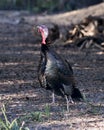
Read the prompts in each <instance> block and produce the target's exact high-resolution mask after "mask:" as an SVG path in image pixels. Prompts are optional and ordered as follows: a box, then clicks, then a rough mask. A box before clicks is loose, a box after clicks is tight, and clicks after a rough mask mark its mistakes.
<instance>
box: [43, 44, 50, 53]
mask: <svg viewBox="0 0 104 130" xmlns="http://www.w3.org/2000/svg"><path fill="white" fill-rule="evenodd" d="M41 51H42V52H43V53H44V54H46V52H47V51H49V48H48V46H47V45H46V44H42V46H41Z"/></svg>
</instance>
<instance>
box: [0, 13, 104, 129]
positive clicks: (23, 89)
mask: <svg viewBox="0 0 104 130" xmlns="http://www.w3.org/2000/svg"><path fill="white" fill-rule="evenodd" d="M1 14H2V15H1V16H0V21H2V19H3V20H4V22H0V107H1V106H2V105H3V104H5V105H6V109H7V116H8V117H9V119H10V120H12V119H14V118H20V119H21V121H25V123H26V124H25V125H26V126H28V127H29V128H30V129H31V130H69V129H70V130H76V129H78V130H103V129H104V52H103V51H101V50H100V49H98V48H91V49H84V50H81V51H80V50H79V49H78V48H77V47H76V48H65V47H63V43H58V44H55V45H54V48H55V50H56V51H57V52H58V53H59V54H61V55H62V56H63V57H65V58H66V59H68V61H69V62H70V64H71V65H72V67H73V71H74V75H75V78H76V81H77V87H78V88H80V90H81V92H82V93H83V94H84V95H85V97H86V102H81V103H76V104H70V112H69V113H67V112H66V102H65V99H62V98H61V97H57V96H56V104H55V105H52V104H51V100H52V98H51V93H50V92H48V91H47V92H46V91H44V90H43V89H42V88H40V87H39V83H38V80H37V66H38V60H39V54H40V44H39V40H37V35H34V33H33V30H32V27H33V25H32V24H29V23H27V22H25V21H24V19H21V21H19V22H18V20H17V22H14V21H13V16H10V15H11V13H10V14H9V13H8V14H9V16H10V17H9V18H7V19H6V18H5V17H7V16H6V14H7V13H5V12H4V13H3V12H2V13H1ZM17 14H18V13H17ZM4 16H5V17H4ZM28 18H29V17H28ZM30 18H31V16H30ZM73 19H74V17H73ZM10 20H11V22H10ZM8 21H9V22H8ZM47 104H48V105H49V113H50V114H49V116H46V115H47V114H46V113H48V112H45V111H46V110H47V108H46V107H47ZM47 111H48V110H47ZM35 112H41V113H42V117H41V120H36V119H34V114H33V115H32V113H35ZM43 113H45V114H43ZM0 115H1V111H0ZM1 116H2V115H1Z"/></svg>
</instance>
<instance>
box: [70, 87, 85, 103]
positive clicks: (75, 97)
mask: <svg viewBox="0 0 104 130" xmlns="http://www.w3.org/2000/svg"><path fill="white" fill-rule="evenodd" d="M71 98H72V100H73V101H83V100H84V97H83V95H82V94H81V92H80V90H79V89H78V88H75V87H74V89H73V92H72V95H71Z"/></svg>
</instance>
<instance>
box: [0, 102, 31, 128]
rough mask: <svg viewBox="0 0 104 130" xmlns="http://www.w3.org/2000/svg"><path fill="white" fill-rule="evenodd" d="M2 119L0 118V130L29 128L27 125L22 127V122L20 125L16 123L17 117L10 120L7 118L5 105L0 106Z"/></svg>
mask: <svg viewBox="0 0 104 130" xmlns="http://www.w3.org/2000/svg"><path fill="white" fill-rule="evenodd" d="M1 111H2V114H3V117H4V119H2V118H0V130H29V128H28V127H24V124H25V123H24V122H22V125H21V126H20V124H19V123H18V121H17V119H14V120H12V121H11V122H10V121H9V119H8V118H7V115H6V109H5V105H3V107H2V108H1Z"/></svg>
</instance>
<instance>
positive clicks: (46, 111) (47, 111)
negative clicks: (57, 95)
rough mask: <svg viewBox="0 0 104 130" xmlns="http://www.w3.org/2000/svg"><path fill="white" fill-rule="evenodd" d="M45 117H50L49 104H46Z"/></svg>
mask: <svg viewBox="0 0 104 130" xmlns="http://www.w3.org/2000/svg"><path fill="white" fill-rule="evenodd" d="M45 115H46V116H47V118H49V117H50V106H49V105H48V104H46V106H45Z"/></svg>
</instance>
